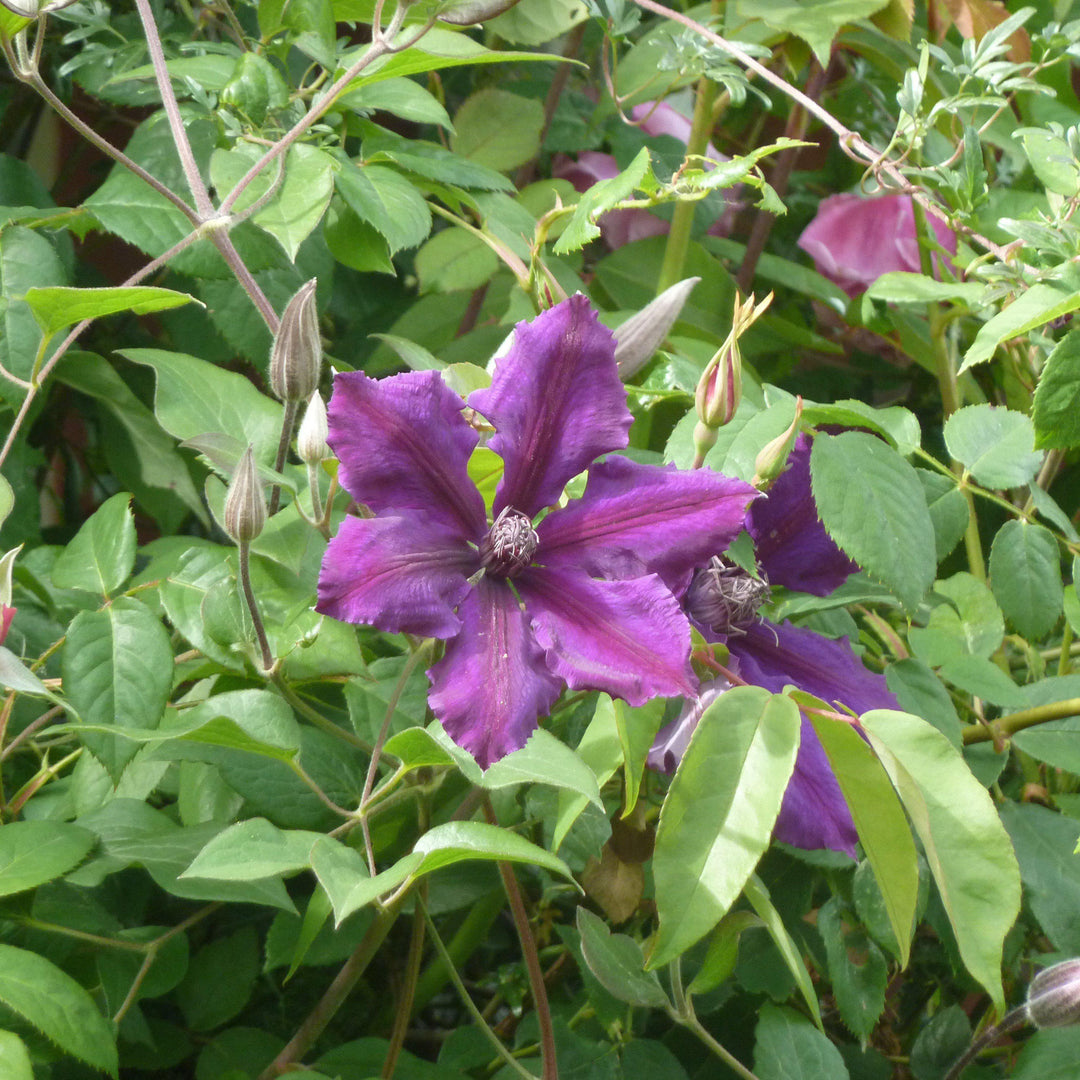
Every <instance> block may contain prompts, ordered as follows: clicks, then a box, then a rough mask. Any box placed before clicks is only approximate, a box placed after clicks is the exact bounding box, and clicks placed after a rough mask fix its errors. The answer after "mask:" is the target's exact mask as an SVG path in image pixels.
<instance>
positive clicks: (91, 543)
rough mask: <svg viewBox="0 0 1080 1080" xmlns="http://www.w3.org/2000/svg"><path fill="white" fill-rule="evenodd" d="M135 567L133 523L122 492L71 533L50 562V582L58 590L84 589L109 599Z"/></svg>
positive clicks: (126, 494)
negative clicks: (75, 531) (68, 541)
mask: <svg viewBox="0 0 1080 1080" xmlns="http://www.w3.org/2000/svg"><path fill="white" fill-rule="evenodd" d="M134 565H135V521H134V519H133V518H132V516H131V495H129V494H128V493H127V492H126V491H122V492H120V494H119V495H114V496H113V497H112V498H111V499H107V500H106V501H105V502H103V503H102V504H101V506H99V507H98V509H97V510H96V511H95V512H94V514H93V516H92V517H91V518H90V519H89V520H88V521H87V522H86V523H85V524H84V525H83V526H82V528H81V529H79V531H78V532H77V533H76V534H75V538H74V539H73V540H72V541H71V543H69V544H68V546H67V547H66V548H65V549H64V550H63V551H62V552H61V553H60V556H59V557H58V558H57V560H56V562H55V563H53V569H52V579H53V582H54V584H56V585H58V586H59V587H60V588H61V589H85V590H86V591H87V592H96V593H99V594H100V595H102V596H106V597H107V596H109V595H110V594H111V593H113V592H115V591H116V590H117V589H119V588H120V586H121V585H123V583H124V582H125V581H127V578H128V575H129V574H130V573H131V569H132V567H133V566H134Z"/></svg>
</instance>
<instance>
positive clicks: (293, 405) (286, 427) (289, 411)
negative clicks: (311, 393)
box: [269, 401, 298, 517]
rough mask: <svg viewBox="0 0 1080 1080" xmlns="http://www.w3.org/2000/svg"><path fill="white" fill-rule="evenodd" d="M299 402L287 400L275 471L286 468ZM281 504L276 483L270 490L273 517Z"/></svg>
mask: <svg viewBox="0 0 1080 1080" xmlns="http://www.w3.org/2000/svg"><path fill="white" fill-rule="evenodd" d="M297 405H298V403H297V402H295V401H286V402H285V412H284V413H283V415H282V417H281V437H280V438H279V439H278V448H277V457H275V458H274V471H275V472H281V471H282V469H284V468H285V458H286V456H287V455H288V453H289V443H290V442H292V433H293V428H294V427H296V410H297ZM280 504H281V485H280V484H275V485H274V487H273V490H272V491H271V492H270V510H269V513H270V516H271V517H273V516H274V514H276V513H277V511H278V506H279V505H280Z"/></svg>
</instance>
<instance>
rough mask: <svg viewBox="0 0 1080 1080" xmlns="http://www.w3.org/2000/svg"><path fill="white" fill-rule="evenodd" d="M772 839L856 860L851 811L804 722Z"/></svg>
mask: <svg viewBox="0 0 1080 1080" xmlns="http://www.w3.org/2000/svg"><path fill="white" fill-rule="evenodd" d="M773 835H774V836H775V837H776V839H777V840H782V841H783V842H784V843H785V844H791V845H793V846H794V847H800V848H805V849H806V850H808V851H815V850H817V849H818V848H831V849H832V850H833V851H843V852H845V853H847V854H848V855H851V856H852V857H854V855H855V843H856V841H857V840H858V838H859V836H858V833H857V832H856V831H855V823H854V822H853V821H852V820H851V811H850V810H848V807H847V802H846V801H845V800H844V796H843V794H842V793H841V791H840V785H839V784H838V783H837V782H836V777H835V776H833V772H832V769H831V768H830V766H829V759H828V758H827V757H826V756H825V750H824V749H823V748H822V745H821V741H820V740H819V739H818V737H817V733H816V732H815V731H814V725H813V724H811V723H810V721H809V720H807V719H806V718H805V717H803V721H802V741H801V742H800V743H799V752H798V755H797V756H796V758H795V771H794V772H793V773H792V775H791V779H790V780H789V781H788V786H787V790H786V791H785V792H784V801H783V802H782V803H781V804H780V815H779V816H778V817H777V819H776V827H775V829H774V830H773Z"/></svg>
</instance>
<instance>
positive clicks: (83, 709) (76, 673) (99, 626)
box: [62, 596, 173, 780]
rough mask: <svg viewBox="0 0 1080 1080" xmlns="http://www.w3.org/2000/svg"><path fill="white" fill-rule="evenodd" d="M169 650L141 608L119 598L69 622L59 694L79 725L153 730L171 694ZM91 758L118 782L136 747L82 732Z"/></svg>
mask: <svg viewBox="0 0 1080 1080" xmlns="http://www.w3.org/2000/svg"><path fill="white" fill-rule="evenodd" d="M172 655H173V654H172V646H171V644H170V642H169V635H168V634H167V633H166V632H165V628H164V627H163V626H162V625H161V621H160V620H159V619H158V618H157V617H156V616H155V615H154V614H153V613H152V612H151V611H150V609H149V608H148V607H146V605H145V604H143V603H141V602H140V601H138V600H135V599H132V598H131V597H126V596H124V597H120V598H119V599H118V600H116V601H115V602H114V603H112V604H110V605H109V606H108V607H106V608H103V609H102V610H101V611H81V612H79V614H78V615H76V616H75V619H74V620H73V622H72V623H71V627H70V628H69V630H68V634H67V639H66V641H65V643H64V651H63V657H62V670H63V678H64V691H65V693H66V695H67V697H68V698H69V699H70V701H71V703H72V705H74V707H75V709H76V710H77V711H78V713H79V715H80V716H81V717H82V719H83V720H84V721H86V722H87V723H91V724H116V725H118V726H120V727H125V728H135V729H137V730H140V731H145V730H153V729H154V728H156V727H157V725H158V721H159V720H160V719H161V715H162V713H163V712H164V709H165V703H166V701H167V700H168V697H169V691H170V690H171V689H172V667H173V659H172ZM84 739H85V742H86V745H87V746H88V747H89V748H90V751H91V753H93V755H94V756H95V757H96V758H97V759H98V760H99V761H100V762H101V763H102V764H103V765H104V766H105V767H106V768H107V769H108V770H109V773H110V775H111V776H112V778H113V779H114V780H118V779H119V777H120V773H121V772H122V771H123V768H124V766H125V765H126V764H127V763H128V762H129V761H130V760H131V759H132V757H134V756H135V752H136V750H137V749H138V745H137V744H136V743H134V742H132V741H130V740H128V739H125V738H123V737H120V736H116V735H102V734H98V733H95V732H90V731H88V732H86V734H85V736H84Z"/></svg>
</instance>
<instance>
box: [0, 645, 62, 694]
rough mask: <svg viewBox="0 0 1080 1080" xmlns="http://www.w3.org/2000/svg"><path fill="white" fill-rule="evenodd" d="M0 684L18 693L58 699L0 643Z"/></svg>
mask: <svg viewBox="0 0 1080 1080" xmlns="http://www.w3.org/2000/svg"><path fill="white" fill-rule="evenodd" d="M0 686H6V687H7V688H8V689H9V690H15V691H17V692H18V693H20V694H34V695H35V696H37V697H46V698H49V700H51V701H57V702H58V701H59V700H60V699H59V698H58V697H57V696H56V695H55V694H54V693H53V692H52V691H51V690H50V689H49V688H48V687H47V686H46V685H45V684H44V683H43V682H42V681H41V680H40V679H39V678H38V677H37V676H36V675H35V674H34V673H33V672H32V671H31V670H30V669H29V668H28V667H27V666H26V665H25V664H24V663H23V662H22V661H21V660H20V659H19V658H18V657H17V656H16V655H15V654H14V653H13V652H12V651H11V650H10V649H7V648H5V647H4V646H3V645H0Z"/></svg>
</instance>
